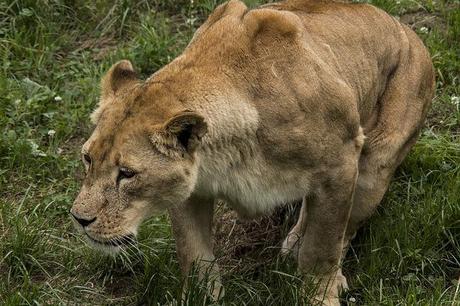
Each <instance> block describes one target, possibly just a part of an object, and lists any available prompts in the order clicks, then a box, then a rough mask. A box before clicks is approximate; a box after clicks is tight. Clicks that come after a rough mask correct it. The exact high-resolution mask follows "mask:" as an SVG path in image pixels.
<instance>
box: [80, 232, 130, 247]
mask: <svg viewBox="0 0 460 306" xmlns="http://www.w3.org/2000/svg"><path fill="white" fill-rule="evenodd" d="M86 237H87V238H88V239H89V240H90V241H91V242H93V243H96V244H99V245H103V246H108V247H120V246H130V245H133V244H134V242H135V237H134V235H133V234H129V235H126V236H122V237H117V238H112V239H107V240H98V239H94V238H93V237H91V236H90V235H88V234H86Z"/></svg>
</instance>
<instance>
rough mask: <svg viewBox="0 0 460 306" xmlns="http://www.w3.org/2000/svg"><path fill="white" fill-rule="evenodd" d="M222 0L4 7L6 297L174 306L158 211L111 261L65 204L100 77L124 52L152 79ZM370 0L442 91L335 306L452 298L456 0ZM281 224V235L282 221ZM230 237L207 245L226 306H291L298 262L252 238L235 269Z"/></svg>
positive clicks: (9, 1)
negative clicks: (425, 54)
mask: <svg viewBox="0 0 460 306" xmlns="http://www.w3.org/2000/svg"><path fill="white" fill-rule="evenodd" d="M220 2H221V1H217V0H196V1H186V0H180V1H173V0H165V1H160V0H152V1H146V0H135V1H126V0H115V1H89V0H75V1H70V0H52V1H47V0H38V1H31V0H6V1H0V58H1V60H0V193H1V196H0V304H2V305H43V304H49V305H69V304H102V305H105V304H123V305H124V304H142V303H143V302H144V303H147V304H151V305H156V304H160V305H163V304H168V303H175V302H174V301H176V303H177V301H178V300H179V299H180V297H181V285H182V281H181V277H180V273H179V268H178V264H177V261H176V257H175V251H174V244H173V240H172V238H171V230H170V225H169V222H168V218H167V216H160V217H156V218H153V219H151V220H149V221H148V222H146V224H144V225H143V226H142V229H141V232H140V237H139V246H138V249H136V250H130V251H129V252H128V253H126V254H123V255H122V256H119V257H105V256H103V255H101V254H99V253H97V252H95V251H92V250H91V249H90V248H89V247H87V246H86V245H85V244H84V243H83V242H82V241H81V237H79V236H77V235H75V234H74V232H73V230H72V226H71V223H70V220H69V218H68V210H69V208H70V206H71V203H72V201H73V199H74V197H75V195H76V193H77V191H78V187H79V181H80V178H81V176H82V175H81V172H82V166H81V165H80V162H79V150H80V146H81V144H82V143H83V141H84V138H85V137H87V136H88V135H89V133H90V131H91V126H90V125H89V120H88V116H89V113H90V112H91V110H92V109H93V108H94V106H95V104H96V102H97V99H98V83H99V80H100V77H101V76H102V75H103V73H104V72H105V71H106V70H107V69H108V68H109V67H110V65H111V64H112V63H114V62H115V61H116V60H118V59H122V58H128V59H130V60H131V61H132V62H133V63H134V64H135V66H136V68H137V69H138V70H140V72H141V74H142V75H143V76H148V75H150V74H151V73H153V72H154V71H155V70H157V69H159V68H160V67H162V66H163V65H165V64H167V63H168V62H169V61H170V60H171V59H172V58H174V57H175V56H176V55H178V54H179V53H180V52H181V50H182V49H183V48H184V47H185V46H186V44H187V42H188V41H189V39H190V38H191V36H192V34H193V32H194V30H195V29H196V28H197V27H198V26H199V25H200V23H201V22H202V21H203V20H204V18H205V17H206V15H207V14H208V13H209V12H210V11H211V10H212V9H213V8H214V7H215V6H216V5H217V4H219V3H220ZM261 2H263V1H257V0H251V1H246V3H247V4H248V5H251V6H255V5H257V4H259V3H261ZM371 2H372V3H373V4H375V5H377V6H379V7H381V8H383V9H385V10H386V11H388V12H390V13H391V14H394V15H398V16H401V20H402V21H405V22H408V23H410V24H411V25H412V27H413V28H414V29H415V30H416V31H417V32H418V34H419V35H420V36H421V37H422V39H423V40H424V41H425V43H426V45H427V46H428V48H429V49H430V51H431V54H432V57H433V62H434V64H435V67H436V70H437V75H438V83H437V94H436V98H435V100H434V104H433V108H432V110H431V112H430V115H429V120H428V122H427V126H426V128H425V129H424V132H423V135H422V137H421V139H420V141H419V142H418V144H417V145H416V146H415V148H414V150H413V151H412V152H411V154H410V156H409V157H408V158H407V160H406V161H405V162H404V163H403V165H402V166H401V167H400V169H399V171H398V173H397V175H396V177H395V179H394V182H393V183H392V185H391V187H390V191H389V193H388V194H387V196H386V197H385V200H384V202H383V204H382V206H381V207H380V209H379V210H378V212H377V214H376V215H375V216H374V217H373V218H372V219H371V220H370V221H369V223H368V224H367V225H366V226H365V227H364V228H363V230H362V231H361V232H360V233H359V235H358V237H357V239H356V240H355V241H354V242H353V247H352V249H351V250H350V252H349V253H348V256H347V258H346V260H345V274H346V275H347V276H348V278H349V282H350V285H351V291H350V292H348V293H347V294H346V295H344V297H343V301H344V303H348V304H365V305H377V304H378V305H415V304H417V305H418V304H420V305H458V304H460V283H459V275H460V193H459V190H460V141H459V140H460V139H459V138H460V135H459V132H460V77H459V76H460V2H459V1H458V0H436V1H434V0H420V1H413V0H401V1H391V0H372V1H371ZM288 215H289V214H288ZM225 222H227V221H225V220H223V221H222V223H223V224H224V223H225ZM279 223H281V222H278V223H277V224H278V225H277V229H276V231H277V232H276V233H277V234H274V235H273V237H276V238H277V239H278V238H279V239H281V238H280V237H281V234H286V231H287V227H288V226H287V225H286V224H285V225H284V226H283V225H279ZM253 225H254V223H252V225H251V226H252V227H253V228H254V230H255V231H257V227H255V226H253ZM244 226H248V225H237V227H244ZM262 230H264V228H262V229H260V230H259V231H262ZM221 236H223V235H221ZM223 237H227V236H223ZM256 238H257V237H256ZM259 238H260V237H259ZM232 239H233V240H232V241H229V242H228V241H227V242H226V243H222V242H219V243H218V247H217V253H218V254H221V255H222V259H221V260H222V265H223V267H224V283H225V286H226V293H227V295H226V297H225V298H224V302H225V303H226V304H234V305H241V304H247V305H262V304H263V305H296V304H300V303H301V302H300V300H301V294H300V283H301V280H300V279H299V278H298V276H296V274H295V264H294V263H293V262H291V261H289V260H284V259H282V258H281V257H277V256H276V254H277V249H276V247H279V241H278V240H275V239H263V240H260V239H259V241H255V242H254V241H252V243H253V244H254V245H256V246H257V247H255V248H254V247H252V248H250V252H248V251H247V250H246V251H245V248H244V247H241V248H240V249H238V252H239V253H238V252H234V256H236V257H238V258H237V259H238V260H240V259H241V261H242V262H243V263H241V261H238V262H239V263H238V262H237V261H236V260H235V258H233V261H231V260H230V261H229V260H228V259H226V258H224V257H225V254H226V249H225V247H226V245H229V244H232V243H233V244H236V243H240V244H241V243H243V242H242V241H240V240H238V238H232ZM256 240H257V239H256ZM246 249H247V248H246ZM267 253H269V255H270V256H271V257H268V256H266V254H267ZM232 254H233V253H232ZM239 257H241V258H239ZM266 258H270V260H266ZM261 263H263V264H261ZM191 283H192V287H191V289H190V290H189V291H188V292H187V294H186V301H185V302H183V303H184V304H189V305H195V304H203V303H206V302H205V299H206V297H205V296H204V294H203V290H201V289H200V286H201V284H199V283H197V282H193V281H192V282H191ZM208 302H209V303H210V301H208Z"/></svg>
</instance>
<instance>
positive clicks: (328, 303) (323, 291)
mask: <svg viewBox="0 0 460 306" xmlns="http://www.w3.org/2000/svg"><path fill="white" fill-rule="evenodd" d="M316 283H317V286H318V287H317V291H316V295H315V297H314V298H313V301H312V304H313V305H321V306H340V300H339V296H340V294H341V293H342V292H343V291H346V290H348V283H347V279H346V277H345V276H344V275H343V274H342V270H341V269H339V270H338V271H337V272H335V273H334V274H331V275H328V276H323V277H321V278H318V279H317V280H316Z"/></svg>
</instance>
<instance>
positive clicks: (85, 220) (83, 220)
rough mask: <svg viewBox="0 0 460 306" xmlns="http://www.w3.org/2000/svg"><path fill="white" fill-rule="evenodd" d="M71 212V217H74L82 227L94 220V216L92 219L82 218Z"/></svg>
mask: <svg viewBox="0 0 460 306" xmlns="http://www.w3.org/2000/svg"><path fill="white" fill-rule="evenodd" d="M70 213H71V214H72V217H74V218H75V220H77V222H78V223H80V225H81V226H83V227H86V226H88V225H90V224H91V223H93V222H94V221H96V217H94V218H92V219H82V218H80V217H77V216H75V215H74V214H73V213H72V212H70Z"/></svg>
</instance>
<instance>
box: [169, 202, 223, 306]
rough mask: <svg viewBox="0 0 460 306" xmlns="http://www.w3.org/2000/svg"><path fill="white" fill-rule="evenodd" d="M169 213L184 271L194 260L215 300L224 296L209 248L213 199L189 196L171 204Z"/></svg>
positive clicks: (199, 273)
mask: <svg viewBox="0 0 460 306" xmlns="http://www.w3.org/2000/svg"><path fill="white" fill-rule="evenodd" d="M169 214H170V218H171V221H172V227H173V234H174V238H175V241H176V249H177V255H178V258H179V264H180V266H181V269H182V273H183V275H184V276H187V275H189V273H190V269H191V267H192V265H193V264H196V267H197V269H198V276H199V278H200V279H201V280H203V279H206V280H207V282H208V283H207V288H208V294H209V295H210V296H211V297H212V298H213V299H214V300H218V299H219V298H221V297H222V296H223V287H222V284H221V281H220V275H219V268H218V266H217V264H216V263H215V257H214V254H213V250H212V249H213V243H212V219H213V215H214V200H213V199H205V198H199V197H196V196H192V197H191V198H190V199H189V200H187V201H186V202H185V203H183V204H181V205H177V206H175V207H173V208H170V209H169Z"/></svg>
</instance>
